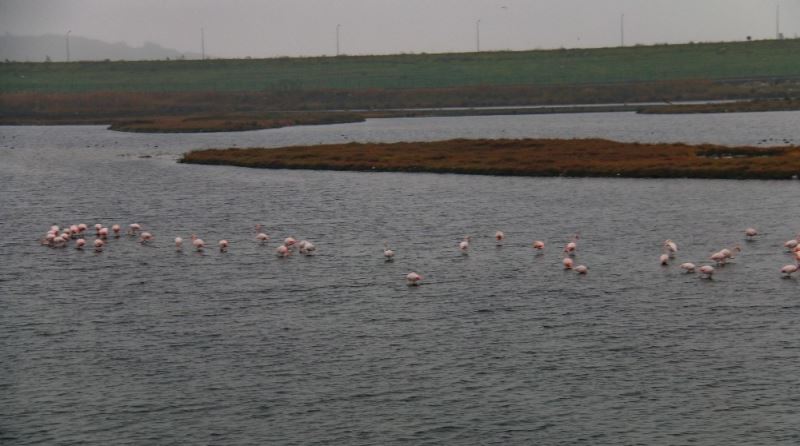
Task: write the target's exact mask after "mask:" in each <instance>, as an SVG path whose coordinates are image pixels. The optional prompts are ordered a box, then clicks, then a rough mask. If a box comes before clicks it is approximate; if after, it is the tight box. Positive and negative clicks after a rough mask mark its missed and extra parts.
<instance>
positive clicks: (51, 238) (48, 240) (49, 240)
mask: <svg viewBox="0 0 800 446" xmlns="http://www.w3.org/2000/svg"><path fill="white" fill-rule="evenodd" d="M55 239H56V233H55V232H48V233H47V235H46V236H45V237H44V238H43V239H42V241H41V243H42V245H47V246H51V247H52V246H53V244H54V243H55Z"/></svg>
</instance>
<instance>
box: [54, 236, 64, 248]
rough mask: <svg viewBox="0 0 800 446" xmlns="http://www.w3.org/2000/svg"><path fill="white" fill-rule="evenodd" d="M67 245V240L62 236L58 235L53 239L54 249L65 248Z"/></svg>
mask: <svg viewBox="0 0 800 446" xmlns="http://www.w3.org/2000/svg"><path fill="white" fill-rule="evenodd" d="M66 245H67V239H66V238H64V237H63V236H61V235H58V236H56V237H55V238H54V239H53V247H55V248H63V247H65V246H66Z"/></svg>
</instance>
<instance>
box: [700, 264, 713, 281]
mask: <svg viewBox="0 0 800 446" xmlns="http://www.w3.org/2000/svg"><path fill="white" fill-rule="evenodd" d="M699 271H700V274H701V276H700V277H701V278H704V279H710V278H711V276H713V275H714V267H713V266H711V265H703V266H701V267H700V269H699Z"/></svg>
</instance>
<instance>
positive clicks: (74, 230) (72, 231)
mask: <svg viewBox="0 0 800 446" xmlns="http://www.w3.org/2000/svg"><path fill="white" fill-rule="evenodd" d="M79 232H81V230H80V229H79V228H78V225H72V226H70V227H69V233H70V235H72V236H77V235H78V233H79Z"/></svg>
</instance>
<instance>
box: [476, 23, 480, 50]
mask: <svg viewBox="0 0 800 446" xmlns="http://www.w3.org/2000/svg"><path fill="white" fill-rule="evenodd" d="M475 50H476V52H478V53H480V52H481V19H478V20H477V21H476V22H475Z"/></svg>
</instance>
